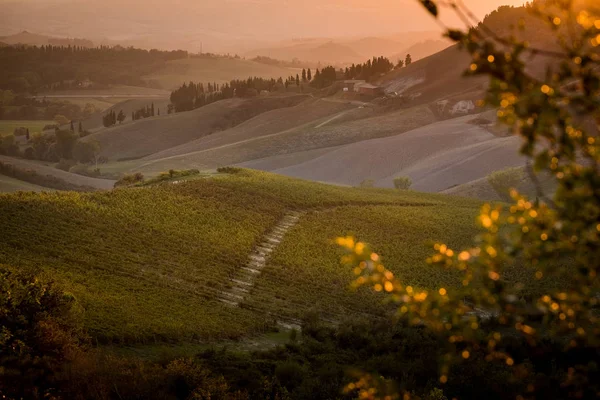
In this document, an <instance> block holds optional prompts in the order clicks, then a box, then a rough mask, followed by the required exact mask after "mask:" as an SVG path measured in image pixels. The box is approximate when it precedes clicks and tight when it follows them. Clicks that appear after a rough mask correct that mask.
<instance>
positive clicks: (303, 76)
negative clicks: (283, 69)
mask: <svg viewBox="0 0 600 400" xmlns="http://www.w3.org/2000/svg"><path fill="white" fill-rule="evenodd" d="M302 82H306V70H305V69H304V68H302Z"/></svg>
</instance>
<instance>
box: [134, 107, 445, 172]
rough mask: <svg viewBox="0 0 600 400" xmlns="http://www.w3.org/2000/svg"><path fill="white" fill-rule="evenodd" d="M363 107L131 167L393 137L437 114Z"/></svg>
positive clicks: (211, 163)
mask: <svg viewBox="0 0 600 400" xmlns="http://www.w3.org/2000/svg"><path fill="white" fill-rule="evenodd" d="M362 107H363V106H358V107H357V106H352V108H350V109H349V110H346V111H342V112H340V113H338V114H337V116H338V117H336V118H333V117H331V116H329V117H324V118H320V119H318V120H316V121H311V122H309V123H307V124H304V125H301V126H298V127H294V128H292V129H287V130H283V131H279V132H275V133H272V134H269V135H264V136H258V137H253V138H249V139H246V140H241V141H233V142H229V143H227V144H223V145H221V146H218V147H212V148H208V149H201V150H197V151H193V152H189V153H185V154H179V155H174V156H170V157H165V158H161V159H156V160H154V159H152V160H149V161H145V160H142V161H141V162H140V163H138V164H137V165H136V167H135V168H133V169H132V170H135V171H138V170H139V171H142V172H144V173H145V174H146V173H149V174H155V173H158V172H160V171H164V170H167V169H170V168H175V169H184V168H191V167H193V168H199V169H206V168H215V167H219V166H225V165H232V164H238V163H243V162H246V161H251V160H257V159H262V158H266V157H272V156H276V155H285V154H291V153H297V152H301V151H308V150H317V149H323V148H330V147H333V146H340V145H344V144H349V143H355V142H360V141H362V140H367V139H372V138H378V137H387V136H393V135H397V134H399V133H402V132H406V131H409V130H411V129H415V128H418V127H420V126H423V125H427V124H429V123H432V122H435V121H436V117H435V116H434V115H433V113H432V111H431V110H430V109H429V108H428V107H416V108H410V109H403V110H399V111H395V112H391V113H385V114H378V113H376V112H374V111H373V110H370V109H367V108H366V107H365V108H362Z"/></svg>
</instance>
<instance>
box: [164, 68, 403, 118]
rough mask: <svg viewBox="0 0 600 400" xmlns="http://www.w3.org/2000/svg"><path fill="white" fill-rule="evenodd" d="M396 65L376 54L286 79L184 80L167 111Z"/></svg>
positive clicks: (315, 84)
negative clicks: (340, 67) (341, 66)
mask: <svg viewBox="0 0 600 400" xmlns="http://www.w3.org/2000/svg"><path fill="white" fill-rule="evenodd" d="M393 68H394V64H392V62H391V61H390V60H388V59H387V58H385V57H374V58H373V60H372V61H371V60H368V61H367V62H365V63H364V64H359V65H352V67H350V68H346V70H345V71H344V70H340V71H338V70H336V69H335V67H333V66H331V65H330V66H327V67H324V68H322V69H319V68H317V69H316V70H315V72H314V74H313V71H312V70H311V69H310V68H308V69H306V68H303V69H302V73H301V74H300V73H298V74H296V75H295V76H294V75H290V76H288V77H287V78H285V80H284V79H283V78H282V77H279V78H278V79H273V78H271V79H265V78H258V77H249V78H248V79H234V80H232V81H230V82H228V83H224V84H220V85H219V84H217V83H212V84H211V83H207V84H203V83H194V82H189V83H184V84H183V85H182V86H181V87H179V88H178V89H176V90H174V91H172V92H171V96H170V101H171V104H170V105H169V108H168V110H167V112H168V113H169V114H170V113H171V112H182V111H190V110H194V109H196V108H199V107H203V106H205V105H207V104H211V103H214V102H215V101H219V100H223V99H230V98H232V97H252V96H256V95H258V94H259V93H261V92H262V91H266V92H273V91H275V90H284V89H288V88H289V87H290V86H292V87H293V86H296V87H304V86H303V85H310V87H313V88H315V89H322V88H325V87H327V86H330V85H331V84H333V83H334V82H335V81H337V80H338V78H346V79H365V78H361V77H362V76H368V77H369V78H371V77H374V76H379V75H381V74H384V73H387V72H389V71H391V70H392V69H393Z"/></svg>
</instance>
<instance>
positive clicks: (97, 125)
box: [81, 98, 169, 132]
mask: <svg viewBox="0 0 600 400" xmlns="http://www.w3.org/2000/svg"><path fill="white" fill-rule="evenodd" d="M152 104H154V109H155V113H158V111H159V110H160V112H161V113H162V114H163V115H165V114H167V106H168V104H169V100H168V99H166V98H162V99H161V98H140V99H129V100H125V101H122V102H119V103H117V104H115V105H113V106H112V107H109V108H108V109H106V110H104V111H99V112H96V113H94V114H93V115H91V116H90V117H89V118H87V119H85V120H83V121H82V122H81V123H82V125H83V128H84V129H85V130H87V131H90V132H96V131H98V130H100V129H104V125H103V123H102V117H103V116H105V115H106V114H108V113H109V112H110V111H114V112H115V113H116V114H118V113H119V111H123V113H124V114H125V117H126V119H125V122H124V123H125V124H128V123H131V122H132V121H131V113H132V112H135V111H137V110H139V109H141V108H143V107H146V106H151V105H152Z"/></svg>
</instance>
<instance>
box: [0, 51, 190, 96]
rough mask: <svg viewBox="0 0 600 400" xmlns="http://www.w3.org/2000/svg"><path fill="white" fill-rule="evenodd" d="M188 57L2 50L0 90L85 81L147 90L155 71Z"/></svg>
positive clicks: (29, 89)
mask: <svg viewBox="0 0 600 400" xmlns="http://www.w3.org/2000/svg"><path fill="white" fill-rule="evenodd" d="M187 57H188V53H187V52H186V51H182V50H177V51H159V50H142V49H136V48H133V47H129V48H124V47H121V46H114V47H108V46H100V47H95V48H86V47H81V46H67V47H65V46H51V45H47V46H40V47H38V46H6V47H0V89H5V90H7V89H10V90H13V91H14V92H15V93H36V92H38V91H40V90H52V89H55V88H58V87H64V85H65V82H67V81H70V80H77V79H85V78H87V79H90V80H91V81H93V82H98V83H100V84H125V85H136V86H145V85H146V83H145V82H144V81H143V80H142V78H141V77H142V76H144V75H147V74H149V73H151V72H153V71H156V70H157V69H159V68H161V67H162V66H164V64H165V63H166V62H167V61H170V60H176V59H182V58H187Z"/></svg>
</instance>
